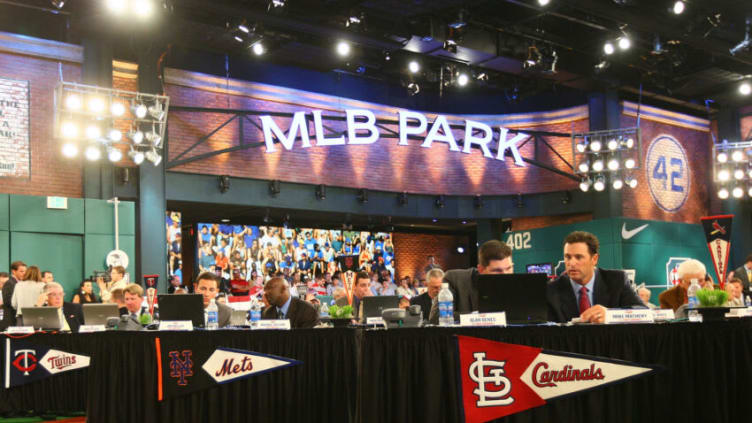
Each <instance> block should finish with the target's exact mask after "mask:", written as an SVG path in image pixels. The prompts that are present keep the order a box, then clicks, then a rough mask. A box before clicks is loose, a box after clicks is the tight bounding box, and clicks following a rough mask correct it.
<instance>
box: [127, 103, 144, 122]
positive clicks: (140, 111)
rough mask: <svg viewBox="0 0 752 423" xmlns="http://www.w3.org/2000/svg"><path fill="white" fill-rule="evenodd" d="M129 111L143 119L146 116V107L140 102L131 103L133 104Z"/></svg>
mask: <svg viewBox="0 0 752 423" xmlns="http://www.w3.org/2000/svg"><path fill="white" fill-rule="evenodd" d="M131 111H132V112H133V115H135V116H136V117H137V118H139V119H143V118H145V117H146V112H148V109H147V108H146V106H145V105H144V104H142V103H133V105H132V106H131Z"/></svg>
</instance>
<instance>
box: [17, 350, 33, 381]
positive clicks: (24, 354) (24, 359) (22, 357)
mask: <svg viewBox="0 0 752 423" xmlns="http://www.w3.org/2000/svg"><path fill="white" fill-rule="evenodd" d="M34 354H36V351H34V350H16V359H15V360H13V367H15V368H17V369H18V371H19V372H23V374H24V376H28V375H29V372H32V371H34V369H36V368H37V357H36V355H34Z"/></svg>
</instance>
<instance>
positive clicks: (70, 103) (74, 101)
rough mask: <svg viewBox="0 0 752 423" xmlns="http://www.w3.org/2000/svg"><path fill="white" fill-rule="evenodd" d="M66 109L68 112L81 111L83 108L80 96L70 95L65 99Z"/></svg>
mask: <svg viewBox="0 0 752 423" xmlns="http://www.w3.org/2000/svg"><path fill="white" fill-rule="evenodd" d="M65 108H66V109H68V110H79V109H80V108H81V97H79V96H78V94H69V95H68V96H67V97H66V98H65Z"/></svg>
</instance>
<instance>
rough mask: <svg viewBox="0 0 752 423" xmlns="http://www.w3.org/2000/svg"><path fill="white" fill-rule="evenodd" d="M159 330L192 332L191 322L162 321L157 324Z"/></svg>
mask: <svg viewBox="0 0 752 423" xmlns="http://www.w3.org/2000/svg"><path fill="white" fill-rule="evenodd" d="M159 330H188V331H190V330H193V321H192V320H162V321H160V322H159Z"/></svg>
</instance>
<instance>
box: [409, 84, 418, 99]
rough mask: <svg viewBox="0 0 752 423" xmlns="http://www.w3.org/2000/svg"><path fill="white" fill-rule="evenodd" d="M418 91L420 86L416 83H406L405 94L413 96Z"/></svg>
mask: <svg viewBox="0 0 752 423" xmlns="http://www.w3.org/2000/svg"><path fill="white" fill-rule="evenodd" d="M419 92H420V86H419V85H418V84H417V83H415V82H411V83H409V84H407V95H409V96H414V95H416V94H418V93H419Z"/></svg>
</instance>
